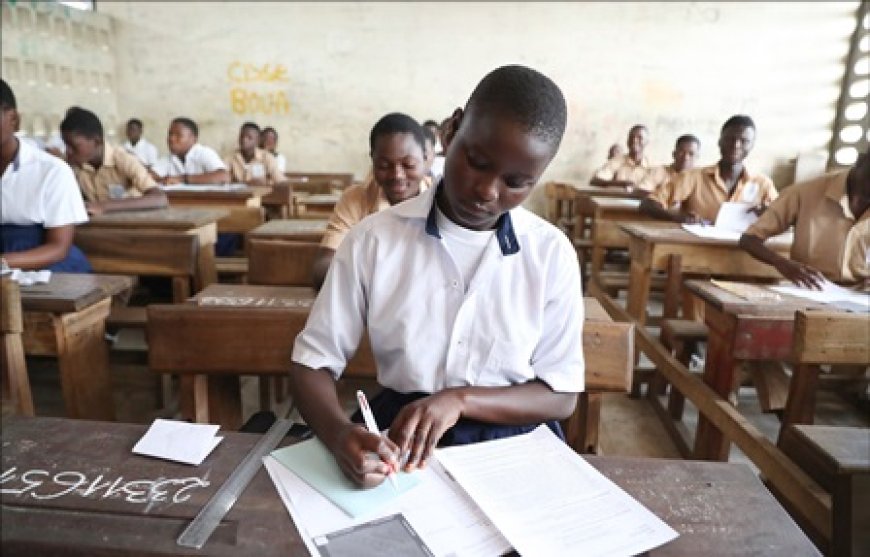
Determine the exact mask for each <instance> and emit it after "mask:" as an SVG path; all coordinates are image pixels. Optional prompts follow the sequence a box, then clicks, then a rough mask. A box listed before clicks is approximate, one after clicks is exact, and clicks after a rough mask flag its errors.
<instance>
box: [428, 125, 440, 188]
mask: <svg viewBox="0 0 870 557" xmlns="http://www.w3.org/2000/svg"><path fill="white" fill-rule="evenodd" d="M423 137H424V138H425V139H426V151H425V156H426V167H427V171H426V174H427V175H428V176H429V178H430V179H431V180H432V183H433V184H437V183H438V180H440V179H441V176H443V175H444V156H443V155H436V154H435V144H436V141H437V136H436V135H435V134H433V133H432V130H431V129H429V128H426V127H424V128H423Z"/></svg>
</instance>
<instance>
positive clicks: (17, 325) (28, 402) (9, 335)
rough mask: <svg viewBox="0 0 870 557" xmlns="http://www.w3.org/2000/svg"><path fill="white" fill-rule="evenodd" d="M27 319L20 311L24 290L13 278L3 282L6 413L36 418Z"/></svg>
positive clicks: (0, 313) (0, 330) (0, 321)
mask: <svg viewBox="0 0 870 557" xmlns="http://www.w3.org/2000/svg"><path fill="white" fill-rule="evenodd" d="M23 332H24V320H23V318H22V309H21V290H20V289H19V287H18V283H17V282H15V281H14V280H12V279H11V278H10V277H3V278H2V280H0V334H2V335H3V344H2V349H3V354H2V357H0V365H2V374H3V376H2V387H3V390H2V393H3V413H4V414H6V413H7V406H8V408H9V410H10V413H14V414H20V415H23V416H33V415H34V408H33V396H32V394H31V391H30V379H29V378H28V376H27V364H26V362H25V360H24V343H23V342H22V337H21V334H22V333H23Z"/></svg>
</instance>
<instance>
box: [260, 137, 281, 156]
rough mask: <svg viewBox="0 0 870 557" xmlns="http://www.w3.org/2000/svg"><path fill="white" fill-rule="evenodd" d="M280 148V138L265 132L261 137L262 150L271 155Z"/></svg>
mask: <svg viewBox="0 0 870 557" xmlns="http://www.w3.org/2000/svg"><path fill="white" fill-rule="evenodd" d="M277 147H278V136H277V135H275V134H274V133H272V132H264V133H262V134H261V135H260V148H261V149H265V150H267V151H269V152H270V153H271V152H272V151H274V150H275V149H276V148H277Z"/></svg>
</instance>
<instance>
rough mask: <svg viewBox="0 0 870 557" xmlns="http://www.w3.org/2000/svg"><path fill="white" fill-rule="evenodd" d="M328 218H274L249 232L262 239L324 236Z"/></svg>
mask: <svg viewBox="0 0 870 557" xmlns="http://www.w3.org/2000/svg"><path fill="white" fill-rule="evenodd" d="M328 223H329V221H328V220H326V219H273V220H270V221H267V222H265V223H263V224H261V225H260V226H258V227H257V228H255V229H253V230H252V231H250V232H249V233H248V236H249V237H251V238H257V239H262V240H297V239H300V238H301V239H308V238H311V237H312V236H315V235H316V236H322V235H323V233H324V232H326V225H327V224H328Z"/></svg>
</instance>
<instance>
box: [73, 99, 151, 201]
mask: <svg viewBox="0 0 870 557" xmlns="http://www.w3.org/2000/svg"><path fill="white" fill-rule="evenodd" d="M60 131H61V135H62V136H63V140H64V143H65V144H66V158H67V161H69V163H70V165H71V166H72V168H73V172H74V173H75V176H76V180H78V183H79V188H81V190H82V195H83V196H84V198H85V201H86V203H85V207H86V208H87V210H88V213H89V214H91V215H99V214H102V213H108V212H112V211H129V210H134V209H157V208H161V207H166V205H167V200H166V194H165V193H163V191H161V190H160V188H158V187H157V183H156V182H155V181H154V180H153V179H152V178H151V176H150V175H149V174H148V171H147V170H146V169H145V167H144V166H142V163H140V162H139V160H138V159H136V157H135V156H133V155H131V154H130V153H128V152H127V151H125V150H123V149H119V148H117V147H112V146H111V145H109V144H108V143H106V142H105V140H104V139H103V124H102V123H101V122H100V119H99V118H97V115H96V114H94V113H93V112H91V111H90V110H85V109H83V108H79V107H75V106H74V107H72V108H70V109H69V110H67V113H66V116H65V117H64V119H63V121H62V122H61V123H60Z"/></svg>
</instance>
